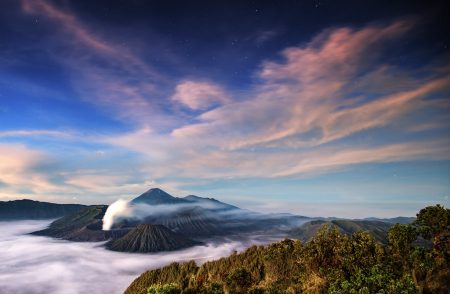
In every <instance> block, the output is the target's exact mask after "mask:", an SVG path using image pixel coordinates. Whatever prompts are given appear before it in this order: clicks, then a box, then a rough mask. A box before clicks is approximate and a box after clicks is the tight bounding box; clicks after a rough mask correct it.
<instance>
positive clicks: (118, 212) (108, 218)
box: [103, 199, 133, 231]
mask: <svg viewBox="0 0 450 294" xmlns="http://www.w3.org/2000/svg"><path fill="white" fill-rule="evenodd" d="M132 216H133V209H132V208H131V207H130V205H129V201H127V200H123V199H119V200H117V201H116V202H114V203H113V204H111V205H110V206H108V209H107V210H106V213H105V216H104V217H103V230H104V231H108V230H110V229H111V227H112V225H113V224H114V220H115V219H117V218H119V217H132Z"/></svg>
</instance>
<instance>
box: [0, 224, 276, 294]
mask: <svg viewBox="0 0 450 294" xmlns="http://www.w3.org/2000/svg"><path fill="white" fill-rule="evenodd" d="M48 224H49V222H47V221H20V222H0V230H1V231H2V235H1V236H0V259H1V260H2V267H0V289H2V290H1V291H4V292H5V293H27V294H43V293H46V294H57V293H68V294H77V293H123V291H124V290H125V289H126V287H127V286H128V285H129V284H130V283H131V282H132V281H133V280H134V279H135V278H137V277H138V276H139V275H140V274H141V273H142V272H144V271H146V270H149V269H155V268H159V267H162V266H165V265H168V264H170V263H172V262H175V261H176V262H182V261H188V260H196V261H197V262H198V264H201V263H203V262H206V261H208V260H213V259H218V258H220V257H224V256H228V255H229V254H231V253H232V252H233V251H234V250H237V251H242V250H244V249H245V248H247V247H250V246H251V245H252V244H265V243H269V242H271V241H275V240H276V238H273V237H270V236H268V237H263V238H261V237H252V236H249V237H248V238H247V239H246V238H244V239H242V240H241V241H235V240H233V239H228V240H221V241H220V242H219V241H217V242H211V243H208V244H207V245H205V246H196V247H191V248H188V249H185V250H179V251H173V252H162V253H156V254H129V253H120V252H113V251H108V250H106V249H104V248H103V247H102V246H101V245H102V243H76V242H67V241H62V240H56V239H51V238H46V237H38V236H31V235H24V234H26V233H28V232H32V231H36V230H39V229H42V228H44V227H46V225H48Z"/></svg>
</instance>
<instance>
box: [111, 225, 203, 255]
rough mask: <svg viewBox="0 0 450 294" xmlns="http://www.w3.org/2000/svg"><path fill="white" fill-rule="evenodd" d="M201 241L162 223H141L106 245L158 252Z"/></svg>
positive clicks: (120, 248)
mask: <svg viewBox="0 0 450 294" xmlns="http://www.w3.org/2000/svg"><path fill="white" fill-rule="evenodd" d="M198 244H199V243H197V242H195V241H192V240H190V239H187V238H184V237H183V236H181V235H179V234H177V233H174V232H172V231H171V230H169V229H168V228H166V227H165V226H162V225H151V224H140V225H138V226H137V227H136V228H134V229H133V230H131V231H130V232H128V233H127V234H126V235H125V236H123V237H121V238H119V239H116V240H112V241H110V242H109V243H108V244H107V245H106V247H107V248H108V249H110V250H114V251H121V252H141V253H146V252H158V251H169V250H177V249H181V248H186V247H190V246H194V245H198Z"/></svg>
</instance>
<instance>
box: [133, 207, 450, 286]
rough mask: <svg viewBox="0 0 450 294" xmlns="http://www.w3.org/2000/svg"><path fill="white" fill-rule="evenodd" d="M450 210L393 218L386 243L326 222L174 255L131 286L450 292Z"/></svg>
mask: <svg viewBox="0 0 450 294" xmlns="http://www.w3.org/2000/svg"><path fill="white" fill-rule="evenodd" d="M449 228H450V210H449V209H446V208H444V207H442V206H440V205H436V206H430V207H426V208H424V209H422V210H421V211H420V212H419V213H418V214H417V219H416V221H414V222H413V223H412V224H408V225H401V224H396V225H393V226H392V227H391V228H390V229H389V231H388V243H387V244H385V245H384V244H382V243H380V242H378V241H377V240H375V239H374V237H373V236H372V235H370V234H369V233H367V232H356V233H354V234H352V235H351V236H348V235H345V234H342V233H341V232H340V231H339V230H338V229H337V228H335V227H332V226H329V225H325V226H323V227H322V228H321V229H320V230H319V231H318V232H317V234H316V235H315V237H314V238H313V239H312V240H311V241H310V242H307V243H305V244H302V243H301V242H300V241H298V240H288V239H286V240H284V241H281V242H276V243H273V244H270V245H268V246H253V247H250V248H248V249H247V250H246V251H244V252H242V253H239V254H238V253H236V252H234V253H233V254H232V255H230V256H229V257H226V258H221V259H219V260H216V261H210V262H207V263H205V264H203V265H202V266H200V267H198V266H197V265H196V264H195V262H193V261H191V262H188V263H173V264H171V265H169V266H167V267H164V268H161V269H157V270H153V271H148V272H145V273H143V274H142V275H141V276H140V277H139V278H137V279H136V280H135V281H134V282H133V283H132V284H131V285H130V287H129V288H128V289H127V290H126V293H143V294H145V293H149V294H150V293H151V294H163V293H164V294H178V293H180V294H181V293H184V294H187V293H199V294H202V293H204V294H222V293H236V294H237V293H252V294H262V293H355V294H356V293H358V294H365V293H380V294H384V293H386V294H387V293H448V292H449V286H448V285H450V270H449V253H450V233H449Z"/></svg>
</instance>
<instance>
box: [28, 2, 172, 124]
mask: <svg viewBox="0 0 450 294" xmlns="http://www.w3.org/2000/svg"><path fill="white" fill-rule="evenodd" d="M21 3H22V9H23V11H24V12H25V13H27V14H29V15H40V16H43V17H45V18H46V19H47V20H48V21H50V22H53V23H54V24H56V25H57V26H56V28H57V29H56V30H55V26H52V33H54V34H56V37H54V38H52V40H50V41H47V42H45V41H46V40H43V45H42V46H45V47H46V48H48V49H50V50H56V48H58V49H57V52H58V53H57V54H54V55H53V58H54V59H56V60H57V61H58V62H59V63H60V64H61V65H63V66H64V68H65V69H66V70H67V72H68V73H69V77H70V80H71V83H72V86H73V90H74V91H76V92H77V93H78V96H79V97H80V98H81V99H82V100H84V101H86V102H89V103H92V104H94V105H97V106H98V107H99V108H100V109H101V110H103V111H105V112H116V111H117V110H120V111H119V113H117V112H116V114H118V115H119V117H118V118H119V119H121V120H122V121H126V122H127V123H140V124H143V123H148V122H149V121H157V122H158V124H159V125H165V124H169V122H170V121H171V119H170V118H168V117H166V116H164V115H162V114H161V113H160V110H161V108H162V105H160V102H159V101H158V99H157V98H158V97H159V95H160V94H159V91H160V90H161V89H159V88H158V87H156V86H155V85H156V84H158V85H159V86H161V85H164V84H165V83H166V82H167V81H166V78H165V77H164V76H163V75H161V74H160V73H159V72H158V71H157V70H155V69H153V68H152V67H151V66H150V65H149V64H148V63H147V62H145V61H144V59H143V58H142V57H140V56H138V54H136V53H135V52H133V51H132V50H131V49H130V48H129V47H127V46H123V45H121V44H119V43H118V42H115V41H114V40H113V39H112V38H111V37H109V38H106V37H105V36H106V35H107V34H106V33H105V32H103V33H102V32H101V30H97V31H95V30H93V29H91V28H90V27H89V26H88V25H87V24H86V23H85V22H82V21H81V20H79V19H78V18H77V16H76V15H75V14H73V13H72V12H70V10H69V9H66V10H64V9H62V8H60V7H57V6H56V5H54V4H52V3H51V2H50V1H45V0H36V1H30V0H22V2H21ZM99 27H100V26H99ZM110 35H111V34H110ZM61 47H62V48H64V50H61V49H60V48H61Z"/></svg>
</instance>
